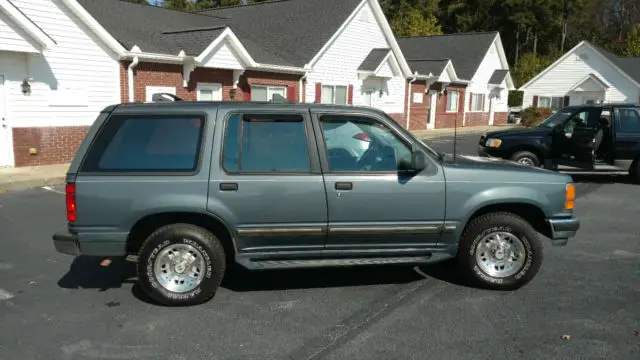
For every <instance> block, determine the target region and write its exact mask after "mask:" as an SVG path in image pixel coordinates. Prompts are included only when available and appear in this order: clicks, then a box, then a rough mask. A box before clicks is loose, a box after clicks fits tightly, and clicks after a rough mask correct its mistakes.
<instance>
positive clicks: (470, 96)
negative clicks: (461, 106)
mask: <svg viewBox="0 0 640 360" xmlns="http://www.w3.org/2000/svg"><path fill="white" fill-rule="evenodd" d="M469 110H473V93H472V92H470V93H469Z"/></svg>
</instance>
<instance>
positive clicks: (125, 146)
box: [82, 115, 205, 172]
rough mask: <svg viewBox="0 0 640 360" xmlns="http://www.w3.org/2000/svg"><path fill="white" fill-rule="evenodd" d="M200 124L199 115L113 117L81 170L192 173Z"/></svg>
mask: <svg viewBox="0 0 640 360" xmlns="http://www.w3.org/2000/svg"><path fill="white" fill-rule="evenodd" d="M204 123H205V122H204V118H203V117H201V116H146V115H145V116H138V115H129V116H125V115H116V116H113V117H111V118H110V119H109V120H108V123H107V124H106V125H105V127H104V128H103V129H102V131H101V132H100V133H99V134H98V136H97V138H96V140H95V141H94V143H93V145H92V146H91V148H90V150H89V153H88V155H87V158H86V159H85V161H84V163H83V166H82V171H84V172H193V171H195V170H196V169H197V168H198V163H199V159H200V148H201V146H200V145H201V143H202V134H203V129H204Z"/></svg>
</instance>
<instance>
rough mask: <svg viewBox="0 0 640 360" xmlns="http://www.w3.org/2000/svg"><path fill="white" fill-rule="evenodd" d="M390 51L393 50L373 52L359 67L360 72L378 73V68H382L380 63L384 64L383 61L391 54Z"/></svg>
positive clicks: (374, 50) (376, 50) (375, 50)
mask: <svg viewBox="0 0 640 360" xmlns="http://www.w3.org/2000/svg"><path fill="white" fill-rule="evenodd" d="M390 51H391V49H386V48H385V49H373V50H371V52H370V53H369V55H367V57H366V58H364V60H363V61H362V63H361V64H360V66H359V67H358V70H361V71H376V69H377V68H378V66H380V63H381V62H382V60H384V58H385V57H386V56H387V55H388V54H389V52H390Z"/></svg>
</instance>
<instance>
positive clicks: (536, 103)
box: [533, 95, 538, 107]
mask: <svg viewBox="0 0 640 360" xmlns="http://www.w3.org/2000/svg"><path fill="white" fill-rule="evenodd" d="M533 107H538V95H534V96H533Z"/></svg>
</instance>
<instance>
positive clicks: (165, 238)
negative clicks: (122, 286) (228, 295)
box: [138, 224, 226, 305]
mask: <svg viewBox="0 0 640 360" xmlns="http://www.w3.org/2000/svg"><path fill="white" fill-rule="evenodd" d="M225 259H226V258H225V253H224V249H223V247H222V244H221V243H220V241H219V240H218V238H216V236H215V235H213V234H212V233H211V232H210V231H208V230H206V229H203V228H201V227H199V226H195V225H191V224H172V225H166V226H163V227H161V228H159V229H157V230H156V231H154V232H153V233H152V234H151V235H150V236H149V237H148V238H147V239H146V240H145V241H144V243H143V244H142V246H141V248H140V253H139V259H138V278H139V281H140V285H141V286H142V288H143V289H144V291H145V292H146V293H147V294H148V295H149V296H150V297H151V298H153V299H154V300H156V301H158V302H160V303H162V304H164V305H196V304H200V303H203V302H206V301H207V300H209V299H211V298H212V297H213V296H214V295H215V293H216V291H217V290H218V287H219V286H220V283H221V282H222V278H223V276H224V272H225V267H226V261H225Z"/></svg>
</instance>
